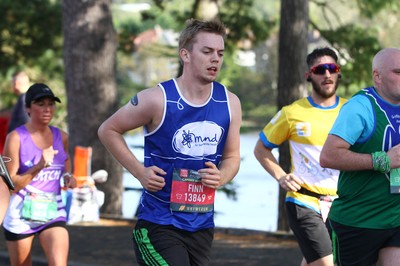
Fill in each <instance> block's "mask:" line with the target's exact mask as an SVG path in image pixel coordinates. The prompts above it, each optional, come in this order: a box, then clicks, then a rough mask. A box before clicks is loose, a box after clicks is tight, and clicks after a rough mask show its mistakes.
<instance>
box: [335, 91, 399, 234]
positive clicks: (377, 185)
mask: <svg viewBox="0 0 400 266" xmlns="http://www.w3.org/2000/svg"><path fill="white" fill-rule="evenodd" d="M398 114H399V115H400V105H392V104H390V103H388V102H386V101H385V100H383V99H382V98H381V97H380V96H379V95H378V94H377V93H376V92H375V90H374V88H366V89H364V90H361V91H360V92H359V93H357V94H356V95H355V96H354V97H352V98H351V99H350V100H349V101H348V102H347V103H346V104H345V105H344V106H343V107H342V109H341V110H340V113H339V116H338V118H337V120H336V121H335V123H334V125H333V127H332V129H331V131H330V133H329V134H333V135H337V136H338V137H340V138H342V139H344V140H346V141H347V142H348V143H349V144H350V145H351V146H350V150H352V151H354V152H357V153H369V154H370V153H372V152H376V151H382V150H383V151H387V150H389V149H390V148H391V147H393V146H395V145H397V144H399V143H400V132H399V131H400V118H399V117H397V116H398ZM338 195H339V197H338V198H337V199H335V200H334V202H333V204H332V207H331V210H330V213H329V219H331V220H333V221H335V222H338V223H341V224H344V225H348V226H354V227H360V228H372V229H386V228H393V227H398V226H400V194H391V193H390V183H389V175H388V174H382V173H380V172H377V171H373V170H368V171H341V172H340V175H339V181H338Z"/></svg>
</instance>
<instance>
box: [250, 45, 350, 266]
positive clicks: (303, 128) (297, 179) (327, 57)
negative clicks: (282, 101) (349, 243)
mask: <svg viewBox="0 0 400 266" xmlns="http://www.w3.org/2000/svg"><path fill="white" fill-rule="evenodd" d="M337 61H338V57H337V55H336V53H335V52H334V51H333V50H332V49H330V48H328V47H324V48H317V49H315V50H314V51H313V52H312V53H310V54H309V55H308V56H307V64H308V68H309V69H308V71H307V72H306V73H305V76H306V79H307V81H308V82H310V83H311V85H312V91H311V95H310V96H308V97H306V98H302V99H300V100H297V101H295V102H293V103H292V104H290V105H288V106H285V107H283V108H282V109H281V110H280V111H279V112H278V113H277V114H276V115H275V117H274V118H273V119H272V120H271V121H270V122H269V123H268V124H267V125H266V126H265V127H264V129H263V130H262V131H261V132H260V134H259V136H260V138H259V140H258V141H257V144H256V147H255V149H254V154H255V156H256V158H257V160H258V161H259V162H260V164H261V165H262V166H263V167H264V169H265V170H266V171H267V172H268V173H269V174H270V175H272V176H273V177H274V178H275V179H276V180H277V181H278V183H279V185H280V187H281V188H283V189H284V190H286V191H287V194H286V200H285V202H286V203H285V205H286V213H287V219H288V223H289V226H290V228H291V229H292V231H293V233H294V235H295V236H296V238H297V241H298V243H299V246H300V249H301V251H302V254H303V256H304V259H303V261H302V262H301V265H303V266H304V265H309V264H311V263H312V265H327V266H328V265H329V266H331V265H333V256H332V246H331V240H330V236H329V233H328V230H327V228H326V226H325V223H324V220H325V218H326V216H327V213H328V211H329V207H330V204H331V201H332V199H333V197H334V196H336V185H337V179H338V174H339V172H338V171H337V170H333V169H325V168H323V167H321V166H320V163H319V155H320V152H321V149H322V146H323V144H324V142H325V140H326V137H327V135H328V132H329V130H330V128H331V126H332V124H333V122H334V121H335V119H336V116H337V115H338V113H339V110H340V108H341V107H342V105H343V104H344V103H345V101H346V100H345V99H343V98H340V97H338V96H337V95H336V90H337V87H338V85H339V79H340V78H341V76H340V67H339V65H338V64H337ZM285 141H289V145H290V154H291V162H292V170H291V172H290V173H286V172H285V171H284V170H283V169H282V167H281V166H280V165H279V163H278V161H277V160H276V158H275V157H274V155H273V154H272V149H274V148H277V147H278V146H279V145H281V144H282V143H284V142H285Z"/></svg>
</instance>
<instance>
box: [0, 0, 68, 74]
mask: <svg viewBox="0 0 400 266" xmlns="http://www.w3.org/2000/svg"><path fill="white" fill-rule="evenodd" d="M0 17H1V20H0V34H1V43H0V65H1V68H2V69H3V70H4V69H8V68H10V67H12V66H15V65H28V66H31V65H34V64H35V63H36V62H35V61H36V59H37V58H39V57H40V56H42V55H43V53H44V52H45V51H46V50H48V49H51V50H58V49H61V47H62V42H61V6H60V4H59V3H58V2H56V3H54V1H51V0H35V1H21V0H17V1H16V0H2V1H0Z"/></svg>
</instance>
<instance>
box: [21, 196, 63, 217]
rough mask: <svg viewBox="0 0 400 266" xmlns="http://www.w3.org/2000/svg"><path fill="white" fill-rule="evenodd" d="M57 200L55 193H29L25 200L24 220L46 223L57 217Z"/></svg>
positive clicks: (23, 208)
mask: <svg viewBox="0 0 400 266" xmlns="http://www.w3.org/2000/svg"><path fill="white" fill-rule="evenodd" d="M57 210H58V206H57V199H56V195H55V194H54V193H28V194H27V195H26V196H25V198H24V206H23V207H22V218H23V219H25V220H28V221H33V222H39V223H45V222H48V221H50V220H52V219H54V218H56V217H57Z"/></svg>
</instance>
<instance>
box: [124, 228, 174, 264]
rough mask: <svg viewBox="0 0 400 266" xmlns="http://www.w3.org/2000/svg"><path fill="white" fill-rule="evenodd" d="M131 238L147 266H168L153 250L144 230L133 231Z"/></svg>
mask: <svg viewBox="0 0 400 266" xmlns="http://www.w3.org/2000/svg"><path fill="white" fill-rule="evenodd" d="M132 233H133V238H134V239H135V242H136V244H137V245H138V247H139V250H140V254H141V255H142V258H143V260H144V261H145V262H146V264H147V265H152V266H153V265H154V266H158V265H160V266H168V263H167V262H166V261H165V260H164V259H163V257H162V256H161V255H160V254H159V253H158V252H157V251H156V250H155V248H154V246H153V244H151V241H150V238H149V236H148V231H147V229H146V228H141V229H139V230H133V232H132Z"/></svg>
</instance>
